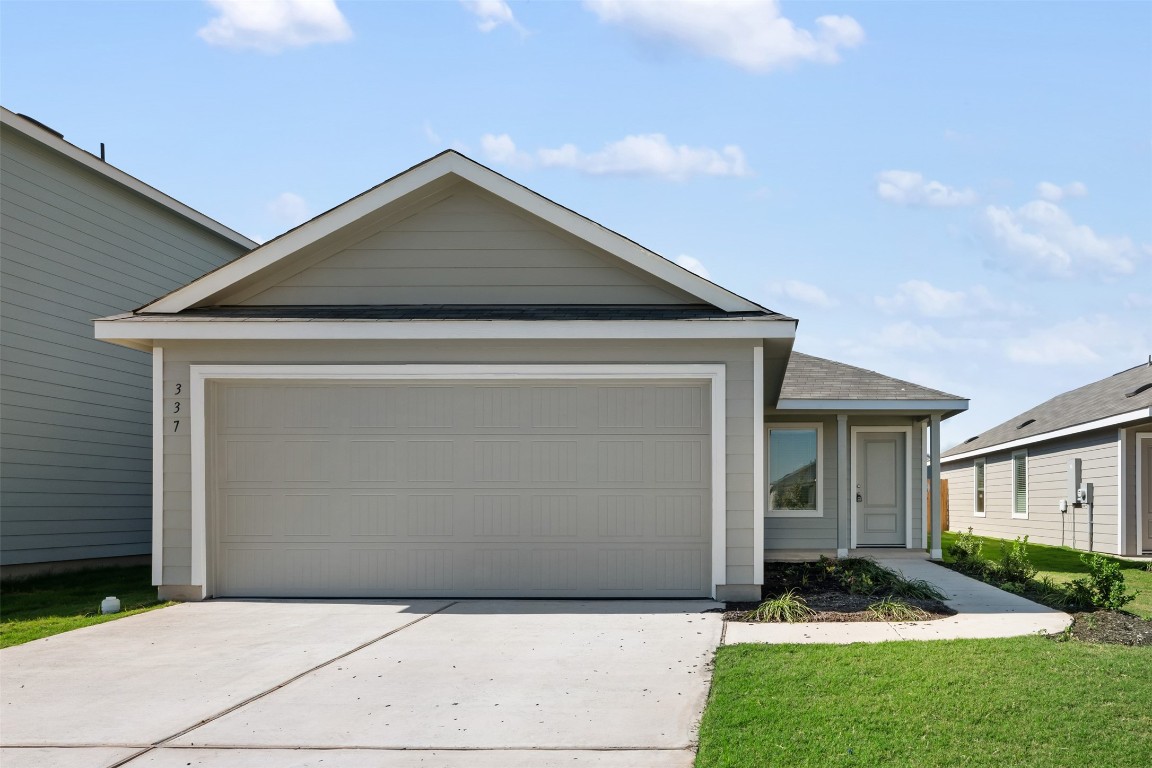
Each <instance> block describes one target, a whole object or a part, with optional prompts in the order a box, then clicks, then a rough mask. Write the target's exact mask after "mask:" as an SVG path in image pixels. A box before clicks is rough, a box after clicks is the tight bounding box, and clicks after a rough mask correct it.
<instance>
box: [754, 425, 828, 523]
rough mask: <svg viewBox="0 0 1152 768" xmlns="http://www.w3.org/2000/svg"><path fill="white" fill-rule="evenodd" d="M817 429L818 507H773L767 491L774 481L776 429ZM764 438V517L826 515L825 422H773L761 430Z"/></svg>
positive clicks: (762, 491) (770, 496) (770, 495)
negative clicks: (773, 458)
mask: <svg viewBox="0 0 1152 768" xmlns="http://www.w3.org/2000/svg"><path fill="white" fill-rule="evenodd" d="M809 429H811V430H815V432H816V509H772V494H771V493H768V492H767V486H768V485H770V484H771V482H772V470H771V467H770V465H771V462H772V436H771V433H772V431H773V430H776V431H780V432H783V431H800V430H809ZM760 431H761V433H762V435H763V440H764V464H765V467H766V469H767V471H765V472H764V475H763V483H762V485H763V486H764V487H763V488H762V489H761V493H763V494H764V497H765V499H764V515H763V517H773V518H782V517H824V424H823V423H822V422H819V421H813V422H773V423H769V424H765V425H764V428H763V429H762V430H760Z"/></svg>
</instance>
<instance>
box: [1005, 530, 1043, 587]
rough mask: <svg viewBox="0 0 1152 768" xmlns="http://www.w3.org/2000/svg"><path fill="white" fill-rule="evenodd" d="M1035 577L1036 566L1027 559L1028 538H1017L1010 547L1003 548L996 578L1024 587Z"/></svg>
mask: <svg viewBox="0 0 1152 768" xmlns="http://www.w3.org/2000/svg"><path fill="white" fill-rule="evenodd" d="M1035 575H1036V566H1034V565H1032V561H1031V560H1029V559H1028V537H1027V536H1024V537H1023V538H1021V537H1020V536H1017V537H1016V540H1015V541H1014V542H1012V544H1011V545H1010V546H1007V547H1005V548H1004V558H1003V559H1002V560H1001V561H1000V573H999V574H998V577H999V578H1000V579H1002V580H1003V581H1006V582H1011V583H1014V584H1022V585H1024V584H1027V583H1028V582H1029V581H1031V580H1032V578H1033V577H1034V576H1035Z"/></svg>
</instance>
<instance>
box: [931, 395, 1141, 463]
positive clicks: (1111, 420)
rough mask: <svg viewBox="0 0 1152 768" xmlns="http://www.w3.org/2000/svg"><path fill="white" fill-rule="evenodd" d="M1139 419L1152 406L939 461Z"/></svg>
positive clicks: (1005, 449) (1043, 440)
mask: <svg viewBox="0 0 1152 768" xmlns="http://www.w3.org/2000/svg"><path fill="white" fill-rule="evenodd" d="M1141 419H1152V407H1148V408H1139V409H1137V410H1135V411H1128V412H1127V413H1118V414H1116V415H1115V416H1107V417H1105V418H1103V419H1096V420H1095V421H1088V422H1085V423H1083V424H1075V425H1073V426H1071V427H1064V428H1063V429H1054V430H1052V431H1050V432H1041V433H1040V434H1038V435H1032V436H1030V437H1022V438H1020V439H1019V440H1009V441H1007V442H1004V443H997V444H996V445H989V446H987V447H985V448H976V449H973V450H971V451H965V452H964V453H954V454H952V455H951V456H941V457H940V462H941V463H942V464H947V463H949V462H952V461H961V460H963V459H971V458H973V457H976V456H986V455H987V454H989V453H998V452H1000V451H1009V450H1012V449H1013V448H1022V447H1024V446H1026V445H1033V444H1035V443H1042V442H1045V441H1047V440H1055V439H1057V438H1061V437H1068V436H1070V435H1078V434H1080V433H1082V432H1092V431H1093V430H1097V429H1104V428H1105V427H1115V426H1119V425H1120V424H1127V423H1128V422H1130V421H1139V420H1141Z"/></svg>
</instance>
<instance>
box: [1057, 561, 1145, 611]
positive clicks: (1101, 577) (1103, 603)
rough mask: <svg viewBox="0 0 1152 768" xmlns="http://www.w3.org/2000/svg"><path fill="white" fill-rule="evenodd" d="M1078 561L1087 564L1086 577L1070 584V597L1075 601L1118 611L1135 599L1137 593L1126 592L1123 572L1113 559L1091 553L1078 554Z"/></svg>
mask: <svg viewBox="0 0 1152 768" xmlns="http://www.w3.org/2000/svg"><path fill="white" fill-rule="evenodd" d="M1080 561H1081V562H1082V563H1084V564H1085V565H1087V566H1088V577H1087V578H1083V579H1076V580H1075V581H1073V582H1072V584H1071V591H1072V597H1073V599H1074V600H1075V601H1076V602H1077V603H1079V604H1080V605H1084V606H1091V607H1093V608H1105V609H1107V610H1110V611H1118V610H1120V609H1121V608H1123V607H1124V606H1125V605H1127V604H1128V603H1130V602H1132V601H1133V600H1135V599H1136V595H1137V594H1139V593H1136V592H1132V593H1130V592H1128V586H1127V585H1126V584H1125V583H1124V572H1123V571H1121V570H1120V564H1119V563H1117V562H1116V561H1115V560H1112V559H1110V558H1107V557H1104V556H1103V555H1098V554H1093V555H1091V556H1088V555H1080Z"/></svg>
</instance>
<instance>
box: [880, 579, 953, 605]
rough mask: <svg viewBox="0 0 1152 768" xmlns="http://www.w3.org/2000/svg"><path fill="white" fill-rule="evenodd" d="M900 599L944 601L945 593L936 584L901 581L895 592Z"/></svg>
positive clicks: (920, 581) (912, 580)
mask: <svg viewBox="0 0 1152 768" xmlns="http://www.w3.org/2000/svg"><path fill="white" fill-rule="evenodd" d="M892 591H893V592H895V593H896V594H897V595H899V596H900V597H909V598H912V599H914V600H943V599H944V593H943V592H941V591H940V590H939V588H937V586H936V585H935V584H933V583H932V582H930V581H925V580H924V579H907V580H901V583H899V584H897V585H896V586H895V587H894V588H893V590H892Z"/></svg>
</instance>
